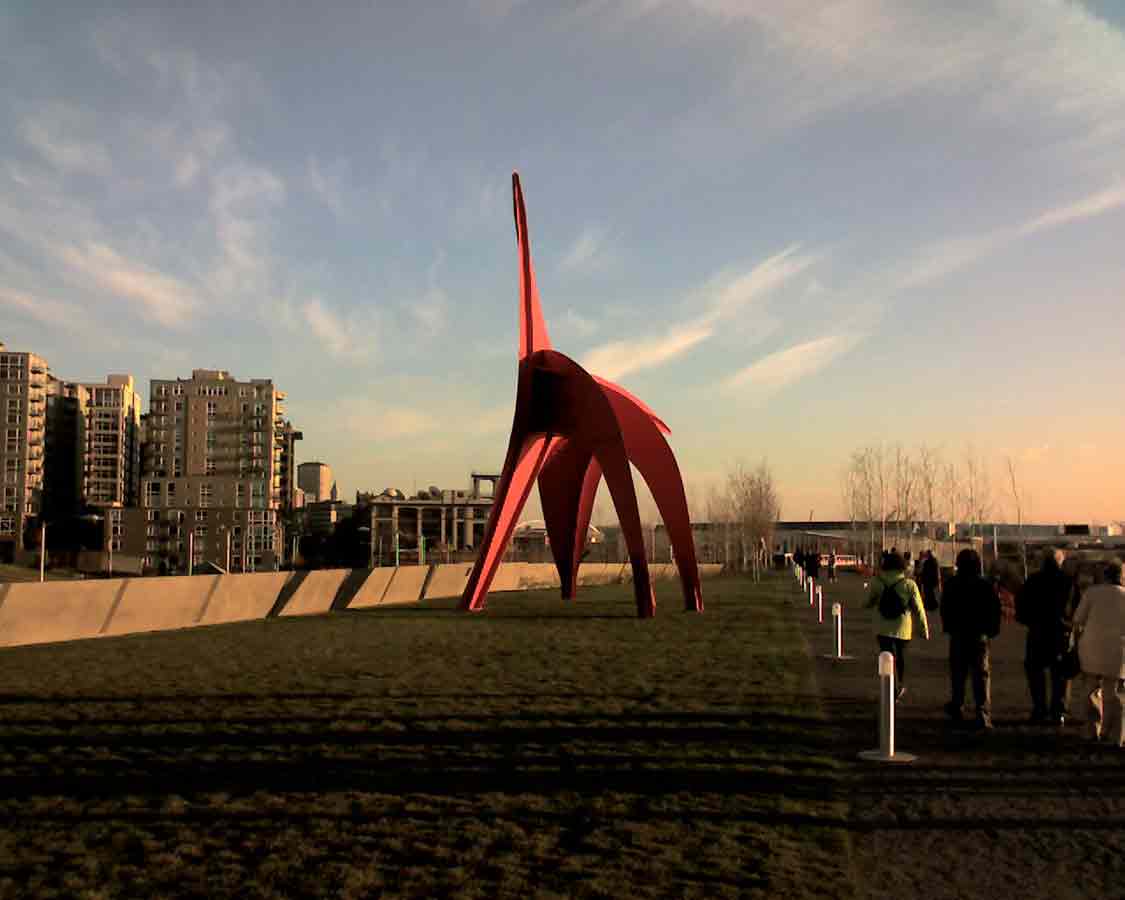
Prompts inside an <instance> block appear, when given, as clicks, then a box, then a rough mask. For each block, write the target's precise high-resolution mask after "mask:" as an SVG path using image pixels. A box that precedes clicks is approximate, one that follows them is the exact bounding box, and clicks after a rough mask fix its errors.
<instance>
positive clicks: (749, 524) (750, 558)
mask: <svg viewBox="0 0 1125 900" xmlns="http://www.w3.org/2000/svg"><path fill="white" fill-rule="evenodd" d="M725 494H726V496H725V498H724V505H725V507H726V509H727V511H728V514H729V516H730V520H731V524H732V525H733V532H734V539H735V540H736V541H737V544H738V553H739V557H738V558H739V567H740V568H741V569H743V570H746V569H749V570H751V571H752V572H753V573H754V577H755V578H758V577H760V572H761V568H762V565H763V564H764V563H765V561H766V558H767V557H768V555H769V548H770V547H771V546H772V545H773V535H774V530H775V528H776V526H777V520H778V518H779V517H780V515H781V505H780V503H779V501H778V497H777V488H776V487H775V485H774V481H773V473H772V472H771V470H770V467H769V463H767V462H766V461H765V460H762V461H761V462H760V463H759V464H758V465H757V467H756V468H754V469H753V470H751V469H747V468H746V466H745V464H743V463H742V462H738V463H736V464H735V465H734V467H733V468H732V469H731V471H730V472H729V473H728V475H727V483H726V492H725Z"/></svg>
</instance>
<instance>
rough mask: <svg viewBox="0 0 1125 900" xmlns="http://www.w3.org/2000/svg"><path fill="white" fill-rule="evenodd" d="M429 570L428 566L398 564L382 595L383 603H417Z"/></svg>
mask: <svg viewBox="0 0 1125 900" xmlns="http://www.w3.org/2000/svg"><path fill="white" fill-rule="evenodd" d="M429 572H430V568H429V566H399V567H398V569H397V571H396V572H395V574H394V577H393V578H392V579H391V583H390V584H389V585H388V586H387V592H386V593H385V594H384V595H383V603H417V602H418V601H419V600H420V599H421V598H422V586H423V585H424V584H425V583H426V576H427V575H428V574H429Z"/></svg>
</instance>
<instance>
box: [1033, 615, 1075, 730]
mask: <svg viewBox="0 0 1125 900" xmlns="http://www.w3.org/2000/svg"><path fill="white" fill-rule="evenodd" d="M1063 643H1064V637H1063V636H1061V635H1058V634H1053V633H1052V634H1040V633H1037V632H1035V631H1028V633H1027V647H1026V649H1025V652H1024V661H1023V668H1024V672H1026V673H1027V689H1028V691H1029V692H1030V694H1031V715H1032V716H1033V717H1034V718H1037V719H1042V718H1046V716H1047V715H1048V713H1049V714H1050V716H1051V718H1052V719H1057V718H1059V717H1061V716H1066V715H1069V707H1070V680H1069V679H1067V678H1064V677H1063V675H1062V672H1061V671H1060V668H1061V666H1060V660H1059V652H1060V648H1061V647H1062V645H1063ZM1048 672H1050V675H1051V703H1050V707H1048V705H1047V673H1048Z"/></svg>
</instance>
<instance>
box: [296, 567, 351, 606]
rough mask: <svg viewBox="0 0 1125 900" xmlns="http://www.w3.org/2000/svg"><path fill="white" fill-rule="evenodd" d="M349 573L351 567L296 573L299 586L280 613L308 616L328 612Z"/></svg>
mask: <svg viewBox="0 0 1125 900" xmlns="http://www.w3.org/2000/svg"><path fill="white" fill-rule="evenodd" d="M350 573H351V569H314V570H312V571H309V572H298V573H296V575H295V576H294V577H300V578H301V583H300V586H299V587H298V588H297V591H296V593H295V594H293V596H292V597H290V598H289V602H288V603H286V604H285V607H284V608H283V609H282V610H281V613H280V615H283V616H310V615H316V614H317V613H326V612H328V611H329V610H330V609H331V608H332V601H333V600H335V599H336V592H337V591H338V590H340V585H342V584H343V583H344V579H345V578H347V577H348V575H349V574H350ZM302 576H303V577H302Z"/></svg>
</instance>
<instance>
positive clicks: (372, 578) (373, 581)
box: [348, 566, 395, 609]
mask: <svg viewBox="0 0 1125 900" xmlns="http://www.w3.org/2000/svg"><path fill="white" fill-rule="evenodd" d="M394 574H395V568H394V566H383V567H382V568H379V569H372V570H371V573H370V574H369V575H368V576H367V580H366V581H364V582H363V586H362V587H361V588H360V589H359V591H358V593H356V595H355V597H354V598H353V599H352V602H351V603H349V604H348V609H367V608H369V607H372V606H378V605H379V604H380V603H382V602H383V594H385V593H386V591H387V585H389V584H390V583H391V577H392V576H393V575H394Z"/></svg>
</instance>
